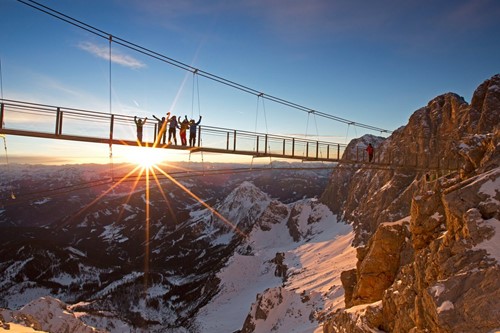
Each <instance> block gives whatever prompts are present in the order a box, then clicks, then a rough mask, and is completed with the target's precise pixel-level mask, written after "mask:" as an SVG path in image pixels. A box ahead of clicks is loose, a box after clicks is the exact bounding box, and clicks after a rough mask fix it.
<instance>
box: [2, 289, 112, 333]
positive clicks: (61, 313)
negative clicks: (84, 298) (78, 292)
mask: <svg viewBox="0 0 500 333" xmlns="http://www.w3.org/2000/svg"><path fill="white" fill-rule="evenodd" d="M0 319H3V321H7V322H13V323H21V324H22V325H23V326H26V327H31V328H33V329H34V330H37V331H46V332H72V333H105V332H107V331H105V330H99V329H96V328H94V327H91V326H88V325H86V324H84V323H83V322H82V321H81V320H80V319H78V317H77V316H76V315H75V314H74V313H73V312H72V311H71V310H70V308H69V307H68V306H67V305H66V304H65V303H64V302H61V301H60V300H58V299H55V298H53V297H42V298H39V299H36V300H34V301H32V302H30V303H28V304H27V305H25V306H24V307H22V308H21V309H19V310H17V311H10V310H2V311H0Z"/></svg>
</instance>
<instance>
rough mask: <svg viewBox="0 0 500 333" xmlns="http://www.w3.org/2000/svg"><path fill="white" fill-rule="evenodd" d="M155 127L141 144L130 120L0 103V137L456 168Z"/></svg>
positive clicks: (295, 142)
mask: <svg viewBox="0 0 500 333" xmlns="http://www.w3.org/2000/svg"><path fill="white" fill-rule="evenodd" d="M63 125H64V126H63ZM157 126H158V123H157V122H156V121H154V120H153V121H147V122H146V124H145V125H144V128H143V137H144V140H143V142H139V141H137V140H136V139H135V138H136V126H135V123H134V118H133V117H132V116H127V115H120V114H111V113H104V112H96V111H88V110H79V109H71V108H62V107H56V106H49V105H42V104H36V103H30V102H22V101H12V100H5V99H3V100H2V99H0V134H7V135H16V136H26V137H34V138H44V139H56V140H70V141H80V142H89V143H100V144H108V145H126V146H136V147H137V146H140V147H147V148H156V149H176V150H184V151H190V152H208V153H217V154H234V155H249V156H253V157H271V158H280V159H296V160H301V161H322V162H342V163H343V164H348V165H349V164H351V165H352V164H356V165H370V166H371V167H372V168H391V169H394V168H412V169H415V170H424V171H425V170H456V169H458V161H450V160H442V159H440V158H439V157H434V161H432V162H430V160H431V159H430V158H429V157H427V158H426V159H425V158H422V157H421V156H418V155H416V154H414V155H412V154H408V153H405V154H404V155H403V156H400V157H395V156H393V155H392V154H391V153H390V152H389V153H388V154H385V155H384V154H380V155H379V154H378V152H377V151H375V156H374V158H373V161H372V162H368V156H367V154H366V152H365V150H364V148H363V147H359V148H357V149H356V151H355V152H349V154H344V152H345V151H346V145H345V144H340V143H334V142H325V141H318V140H311V139H305V138H298V137H291V136H282V135H273V134H265V133H255V132H248V131H241V130H235V129H227V128H220V127H212V126H201V125H200V126H198V128H197V129H198V131H197V138H196V140H197V141H196V145H195V146H194V147H189V146H183V145H176V144H163V143H160V142H159V141H160V140H159V138H158V137H157V133H158V128H157ZM343 155H346V156H343ZM423 161H425V165H424V162H423Z"/></svg>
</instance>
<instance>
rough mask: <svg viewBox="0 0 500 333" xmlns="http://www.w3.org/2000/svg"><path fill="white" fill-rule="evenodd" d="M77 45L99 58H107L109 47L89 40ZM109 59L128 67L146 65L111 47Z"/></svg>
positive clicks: (135, 67)
mask: <svg viewBox="0 0 500 333" xmlns="http://www.w3.org/2000/svg"><path fill="white" fill-rule="evenodd" d="M78 47H79V48H80V49H82V50H84V51H87V52H89V53H91V54H93V55H95V56H97V57H99V58H102V59H106V60H109V47H108V46H100V45H97V44H94V43H91V42H81V43H80V44H78ZM111 61H112V62H114V63H117V64H119V65H122V66H124V67H129V68H132V69H139V68H144V67H146V64H145V63H143V62H141V61H139V60H137V59H135V58H134V57H132V56H129V55H126V54H122V53H120V52H118V51H116V50H113V49H111Z"/></svg>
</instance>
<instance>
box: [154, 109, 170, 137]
mask: <svg viewBox="0 0 500 333" xmlns="http://www.w3.org/2000/svg"><path fill="white" fill-rule="evenodd" d="M169 116H170V112H167V119H166V120H165V117H161V119H159V118H158V117H156V116H155V115H153V118H155V119H156V120H157V121H158V129H157V133H158V138H157V139H156V143H163V144H165V141H166V138H167V122H168V118H169Z"/></svg>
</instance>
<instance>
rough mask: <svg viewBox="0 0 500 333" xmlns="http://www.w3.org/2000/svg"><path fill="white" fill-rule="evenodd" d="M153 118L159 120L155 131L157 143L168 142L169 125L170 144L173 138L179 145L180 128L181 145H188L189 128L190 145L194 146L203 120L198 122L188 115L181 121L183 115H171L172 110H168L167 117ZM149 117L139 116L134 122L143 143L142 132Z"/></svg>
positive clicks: (138, 136) (138, 138)
mask: <svg viewBox="0 0 500 333" xmlns="http://www.w3.org/2000/svg"><path fill="white" fill-rule="evenodd" d="M153 118H154V119H156V121H157V122H158V126H157V128H156V133H155V138H156V139H155V143H156V144H166V141H167V140H166V136H167V126H168V144H169V145H171V144H172V140H173V142H174V144H175V145H177V130H179V136H180V138H181V145H183V146H187V137H186V135H187V130H188V129H189V147H194V146H195V145H196V131H197V128H198V125H199V124H200V122H201V116H200V119H199V120H198V121H197V122H196V121H195V120H194V119H191V120H188V118H187V116H184V119H183V120H182V121H181V117H180V116H179V117H176V116H172V117H170V112H167V117H166V118H165V117H161V118H158V117H156V116H155V115H153ZM147 120H148V118H147V117H146V118H144V119H141V118H138V117H137V116H135V117H134V122H135V125H136V128H137V141H138V142H140V143H142V133H143V127H144V124H146V121H147Z"/></svg>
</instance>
